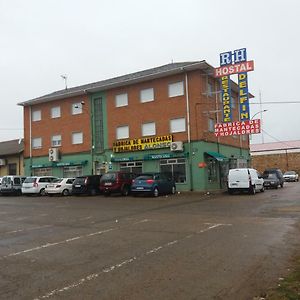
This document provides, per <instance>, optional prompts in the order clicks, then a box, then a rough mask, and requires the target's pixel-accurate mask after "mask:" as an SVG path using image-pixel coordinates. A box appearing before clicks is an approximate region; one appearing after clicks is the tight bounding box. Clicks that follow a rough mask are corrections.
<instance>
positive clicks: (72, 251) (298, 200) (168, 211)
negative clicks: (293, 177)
mask: <svg viewBox="0 0 300 300" xmlns="http://www.w3.org/2000/svg"><path fill="white" fill-rule="evenodd" d="M299 194H300V184H299V183H287V184H286V185H285V187H284V188H283V189H278V190H267V191H266V192H265V193H259V194H256V195H246V194H245V195H232V196H229V195H227V194H219V195H203V194H199V193H187V194H178V195H174V196H168V197H165V196H162V197H159V198H151V197H141V198H134V197H127V198H124V197H120V196H112V197H103V196H95V197H72V196H71V197H22V196H20V197H6V196H5V197H4V196H2V197H0V237H1V238H0V266H1V268H0V299H107V300H113V299H124V300H125V299H134V300H138V299H139V300H140V299H142V300H143V299H156V300H157V299H164V300H165V299H172V300H174V299H201V300H202V299H204V300H205V299H222V300H224V299H230V300H232V299H239V300H242V299H254V298H255V297H257V296H259V295H263V294H264V293H265V291H266V289H267V288H268V287H270V286H273V285H276V284H277V283H278V279H279V278H280V277H282V276H284V274H286V273H287V272H288V265H289V260H290V258H291V257H292V256H293V255H295V253H296V252H297V251H298V250H299V249H300V248H299V244H300V243H299V242H300V241H299V229H300V227H299V216H300V197H299Z"/></svg>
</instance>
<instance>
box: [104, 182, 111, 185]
mask: <svg viewBox="0 0 300 300" xmlns="http://www.w3.org/2000/svg"><path fill="white" fill-rule="evenodd" d="M104 185H105V186H108V185H112V183H111V182H105V183H104Z"/></svg>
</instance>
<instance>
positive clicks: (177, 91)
mask: <svg viewBox="0 0 300 300" xmlns="http://www.w3.org/2000/svg"><path fill="white" fill-rule="evenodd" d="M183 95H184V86H183V81H179V82H175V83H170V84H169V97H177V96H183Z"/></svg>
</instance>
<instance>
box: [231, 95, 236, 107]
mask: <svg viewBox="0 0 300 300" xmlns="http://www.w3.org/2000/svg"><path fill="white" fill-rule="evenodd" d="M231 107H232V108H236V98H234V97H231Z"/></svg>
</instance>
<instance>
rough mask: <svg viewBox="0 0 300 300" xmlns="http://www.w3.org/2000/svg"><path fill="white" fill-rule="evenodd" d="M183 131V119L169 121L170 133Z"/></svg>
mask: <svg viewBox="0 0 300 300" xmlns="http://www.w3.org/2000/svg"><path fill="white" fill-rule="evenodd" d="M184 131H185V118H179V119H173V120H170V132H171V133H176V132H184Z"/></svg>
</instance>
